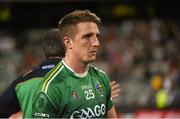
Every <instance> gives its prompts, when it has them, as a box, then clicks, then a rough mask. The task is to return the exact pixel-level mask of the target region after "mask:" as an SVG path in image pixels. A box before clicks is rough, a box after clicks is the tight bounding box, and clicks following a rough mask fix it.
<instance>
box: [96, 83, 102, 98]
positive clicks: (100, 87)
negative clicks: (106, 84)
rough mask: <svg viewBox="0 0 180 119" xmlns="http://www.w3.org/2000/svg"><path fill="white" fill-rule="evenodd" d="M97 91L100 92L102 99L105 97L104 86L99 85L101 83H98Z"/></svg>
mask: <svg viewBox="0 0 180 119" xmlns="http://www.w3.org/2000/svg"><path fill="white" fill-rule="evenodd" d="M96 90H98V93H99V95H100V96H101V97H103V87H102V85H101V84H100V83H99V81H96Z"/></svg>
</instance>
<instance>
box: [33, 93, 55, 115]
mask: <svg viewBox="0 0 180 119" xmlns="http://www.w3.org/2000/svg"><path fill="white" fill-rule="evenodd" d="M56 115H57V109H56V107H55V105H54V104H53V102H52V101H51V100H50V98H49V97H48V95H47V94H46V93H45V92H43V91H40V92H39V93H38V94H37V95H36V96H35V98H34V101H33V104H32V117H34V118H52V117H56Z"/></svg>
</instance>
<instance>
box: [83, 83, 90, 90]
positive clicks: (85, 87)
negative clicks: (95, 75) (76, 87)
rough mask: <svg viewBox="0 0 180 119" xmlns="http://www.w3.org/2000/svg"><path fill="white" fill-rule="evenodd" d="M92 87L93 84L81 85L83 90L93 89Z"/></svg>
mask: <svg viewBox="0 0 180 119" xmlns="http://www.w3.org/2000/svg"><path fill="white" fill-rule="evenodd" d="M91 88H92V86H91V84H87V85H83V86H81V89H82V90H87V89H91Z"/></svg>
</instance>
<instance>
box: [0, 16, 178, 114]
mask: <svg viewBox="0 0 180 119" xmlns="http://www.w3.org/2000/svg"><path fill="white" fill-rule="evenodd" d="M47 30H48V28H47V29H27V30H26V31H22V32H21V33H20V34H18V35H16V34H11V33H10V32H8V31H0V75H1V78H0V93H2V92H3V91H4V90H5V89H6V88H7V86H8V85H9V84H10V83H11V82H12V81H13V80H14V79H15V78H16V77H17V76H18V75H19V74H21V73H23V72H25V71H27V69H29V68H31V67H33V66H35V65H37V64H39V63H40V62H41V61H42V60H44V58H45V56H44V54H43V50H42V46H41V44H42V40H43V39H42V38H43V36H44V34H45V33H46V31H47ZM101 31H102V34H101V35H102V37H101V39H100V42H101V48H100V49H99V54H98V58H97V61H96V62H95V63H94V65H96V66H98V67H100V68H101V69H103V70H104V71H105V72H106V73H107V74H108V75H109V77H110V79H111V80H116V81H117V82H119V83H120V85H121V89H122V91H121V95H120V97H119V98H117V99H116V100H114V102H115V105H116V107H117V108H118V110H119V111H122V112H130V111H134V110H136V109H142V108H143V109H144V108H155V109H167V108H180V102H179V100H180V55H179V54H180V47H179V46H180V27H179V22H178V21H172V20H161V19H151V20H135V19H132V20H124V21H122V22H120V23H119V24H117V23H116V24H114V23H111V24H110V23H109V24H105V25H104V26H103V27H102V29H101Z"/></svg>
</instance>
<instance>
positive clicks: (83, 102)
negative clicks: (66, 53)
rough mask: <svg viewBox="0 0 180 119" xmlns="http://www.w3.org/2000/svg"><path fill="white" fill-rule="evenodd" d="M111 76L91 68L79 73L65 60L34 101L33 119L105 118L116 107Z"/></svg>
mask: <svg viewBox="0 0 180 119" xmlns="http://www.w3.org/2000/svg"><path fill="white" fill-rule="evenodd" d="M110 89H111V88H110V81H109V79H108V77H107V75H106V74H105V73H104V72H103V71H101V70H99V69H97V68H95V67H94V66H92V65H89V67H88V70H87V71H86V72H85V73H83V74H77V73H75V72H74V71H73V70H72V69H71V68H70V67H68V66H67V65H66V64H65V62H64V61H63V60H62V61H61V62H60V63H59V64H58V65H57V66H56V67H55V68H54V69H53V70H51V71H50V72H49V73H48V74H47V75H46V76H45V78H44V79H43V80H41V82H40V89H39V92H37V95H36V97H35V98H34V100H33V110H32V115H33V117H38V118H39V117H40V118H42V117H43V118H44V117H49V118H52V117H54V118H57V117H59V118H105V117H106V114H107V113H106V112H107V110H109V109H110V108H111V107H112V106H113V103H112V99H111V98H110V93H111V91H110Z"/></svg>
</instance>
